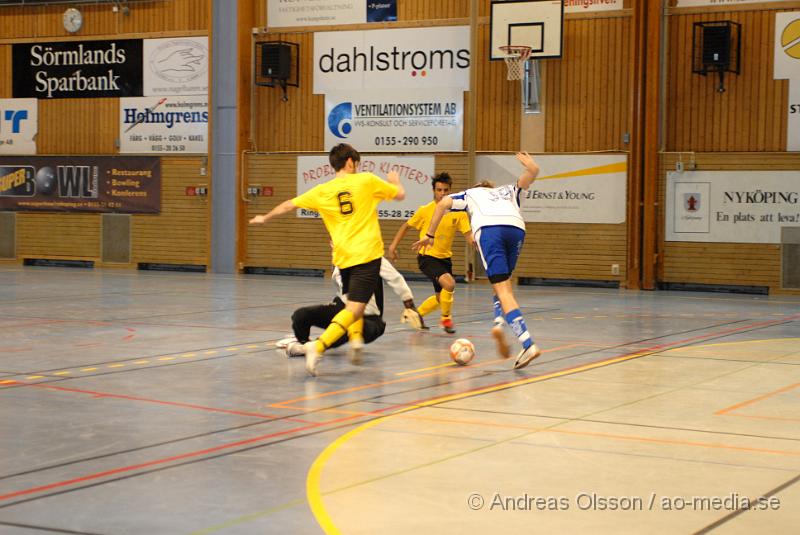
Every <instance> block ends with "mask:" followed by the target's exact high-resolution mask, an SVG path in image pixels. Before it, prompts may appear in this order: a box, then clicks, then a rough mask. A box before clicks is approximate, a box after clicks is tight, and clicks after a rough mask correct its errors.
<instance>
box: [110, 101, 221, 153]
mask: <svg viewBox="0 0 800 535" xmlns="http://www.w3.org/2000/svg"><path fill="white" fill-rule="evenodd" d="M119 141H120V146H119V151H120V153H127V154H131V153H133V154H145V153H172V154H175V153H177V154H206V153H208V97H207V96H205V95H202V96H196V95H189V96H172V97H161V98H158V97H131V98H121V99H119Z"/></svg>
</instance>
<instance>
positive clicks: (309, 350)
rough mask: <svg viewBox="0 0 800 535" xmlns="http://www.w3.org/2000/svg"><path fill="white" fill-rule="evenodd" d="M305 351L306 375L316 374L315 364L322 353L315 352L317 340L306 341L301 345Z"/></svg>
mask: <svg viewBox="0 0 800 535" xmlns="http://www.w3.org/2000/svg"><path fill="white" fill-rule="evenodd" d="M303 348H304V349H305V351H306V371H307V372H308V375H311V376H314V377H316V376H317V364H319V361H320V359H321V358H322V355H320V354H319V353H318V352H317V342H316V341H311V342H306V343H305V344H304V346H303Z"/></svg>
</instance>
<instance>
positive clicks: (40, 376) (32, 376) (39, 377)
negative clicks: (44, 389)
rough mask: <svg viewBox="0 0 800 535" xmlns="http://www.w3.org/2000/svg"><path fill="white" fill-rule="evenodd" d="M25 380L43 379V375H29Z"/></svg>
mask: <svg viewBox="0 0 800 535" xmlns="http://www.w3.org/2000/svg"><path fill="white" fill-rule="evenodd" d="M25 379H44V375H29V376H28V377H26V378H25Z"/></svg>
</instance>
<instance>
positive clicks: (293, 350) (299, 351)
mask: <svg viewBox="0 0 800 535" xmlns="http://www.w3.org/2000/svg"><path fill="white" fill-rule="evenodd" d="M283 351H284V352H285V353H286V357H287V358H291V357H302V356H304V355H305V354H306V348H305V344H303V343H300V342H298V341H297V340H295V341H294V342H289V344H288V345H287V346H286V347H285V348H283Z"/></svg>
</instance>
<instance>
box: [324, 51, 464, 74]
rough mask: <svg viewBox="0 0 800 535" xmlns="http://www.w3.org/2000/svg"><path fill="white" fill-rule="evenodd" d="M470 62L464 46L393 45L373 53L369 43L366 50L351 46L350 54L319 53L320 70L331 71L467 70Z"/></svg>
mask: <svg viewBox="0 0 800 535" xmlns="http://www.w3.org/2000/svg"><path fill="white" fill-rule="evenodd" d="M469 64H470V52H469V50H467V49H464V48H462V49H459V50H439V49H436V50H427V51H426V50H398V48H397V46H393V47H392V49H391V50H388V51H387V50H382V51H378V52H376V50H375V47H374V46H370V47H369V50H368V52H359V50H358V47H356V46H354V47H353V51H352V53H350V52H341V53H338V54H337V53H336V51H335V50H334V49H333V48H331V49H330V52H327V53H325V54H322V55H320V57H319V65H318V66H319V70H320V71H322V72H325V73H330V72H361V71H364V72H370V71H389V70H395V71H404V70H406V69H415V70H426V69H455V68H458V69H466V68H468V67H469Z"/></svg>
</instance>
